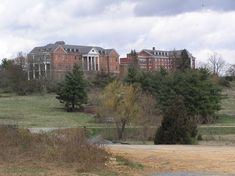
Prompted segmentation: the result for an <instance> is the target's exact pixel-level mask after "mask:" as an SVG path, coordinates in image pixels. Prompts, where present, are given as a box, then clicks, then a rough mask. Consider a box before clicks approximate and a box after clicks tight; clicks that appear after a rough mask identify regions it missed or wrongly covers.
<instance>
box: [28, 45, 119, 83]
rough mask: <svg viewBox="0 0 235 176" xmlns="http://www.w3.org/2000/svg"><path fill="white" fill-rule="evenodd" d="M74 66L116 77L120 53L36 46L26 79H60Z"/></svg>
mask: <svg viewBox="0 0 235 176" xmlns="http://www.w3.org/2000/svg"><path fill="white" fill-rule="evenodd" d="M74 64H79V65H80V66H81V67H82V69H83V70H84V72H85V73H87V74H88V73H96V72H106V73H115V74H119V54H118V53H117V52H116V50H114V49H103V48H100V47H91V46H76V45H65V43H64V42H56V43H55V44H48V45H46V46H44V47H36V48H34V49H33V50H32V51H31V52H30V53H29V54H28V66H27V67H28V79H39V78H40V77H46V78H48V79H52V80H62V79H63V78H64V76H65V74H66V73H67V72H68V71H71V70H72V69H73V66H74Z"/></svg>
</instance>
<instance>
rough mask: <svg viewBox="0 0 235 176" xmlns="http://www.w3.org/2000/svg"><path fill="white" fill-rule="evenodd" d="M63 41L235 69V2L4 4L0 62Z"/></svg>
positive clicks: (7, 0)
mask: <svg viewBox="0 0 235 176" xmlns="http://www.w3.org/2000/svg"><path fill="white" fill-rule="evenodd" d="M57 40H63V41H65V42H66V43H68V44H78V45H96V46H101V47H104V48H115V49H116V50H117V51H118V52H119V53H120V55H121V56H125V54H126V53H127V52H129V51H130V50H131V49H136V50H137V51H139V50H140V49H144V48H145V49H148V48H152V47H153V46H155V47H156V48H157V49H165V50H171V49H183V48H186V49H188V50H189V51H190V52H191V53H192V54H193V55H194V56H196V57H197V59H198V60H200V61H204V62H205V61H206V60H207V58H208V55H209V54H210V53H212V52H217V53H220V54H221V55H222V56H223V58H224V59H225V60H226V61H227V62H230V63H235V0H20V1H19V0H0V58H4V57H7V58H11V57H13V56H14V55H16V53H17V52H19V51H23V52H24V53H27V52H29V51H30V50H31V49H32V48H33V47H35V46H41V45H46V44H47V43H54V42H55V41H57Z"/></svg>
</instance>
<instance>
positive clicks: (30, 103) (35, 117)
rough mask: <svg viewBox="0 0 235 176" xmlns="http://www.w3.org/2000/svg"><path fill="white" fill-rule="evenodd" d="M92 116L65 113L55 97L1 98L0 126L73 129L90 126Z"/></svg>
mask: <svg viewBox="0 0 235 176" xmlns="http://www.w3.org/2000/svg"><path fill="white" fill-rule="evenodd" d="M92 119H93V118H92V116H90V115H87V114H83V113H67V112H65V111H64V109H63V105H62V104H60V103H59V101H58V100H57V99H56V98H55V95H44V96H41V95H34V96H9V95H8V96H1V97H0V124H18V125H19V126H20V127H74V126H84V125H90V126H92V125H94V124H90V123H89V121H92Z"/></svg>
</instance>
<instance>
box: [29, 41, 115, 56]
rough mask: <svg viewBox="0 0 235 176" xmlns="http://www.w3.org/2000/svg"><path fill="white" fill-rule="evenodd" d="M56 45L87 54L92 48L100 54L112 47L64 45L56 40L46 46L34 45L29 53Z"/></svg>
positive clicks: (54, 47) (108, 51) (109, 51)
mask: <svg viewBox="0 0 235 176" xmlns="http://www.w3.org/2000/svg"><path fill="white" fill-rule="evenodd" d="M58 46H61V47H63V48H64V49H65V50H66V51H69V52H70V51H71V52H77V53H80V54H87V53H89V51H90V50H91V49H92V48H94V49H96V50H97V51H98V52H99V53H100V54H110V53H111V51H112V50H113V49H104V48H101V47H98V46H81V45H66V44H65V42H63V41H58V42H56V43H55V44H47V45H46V46H41V47H35V48H34V49H33V50H32V51H31V52H30V53H29V54H33V53H40V52H53V51H54V50H55V49H56V48H57V47H58Z"/></svg>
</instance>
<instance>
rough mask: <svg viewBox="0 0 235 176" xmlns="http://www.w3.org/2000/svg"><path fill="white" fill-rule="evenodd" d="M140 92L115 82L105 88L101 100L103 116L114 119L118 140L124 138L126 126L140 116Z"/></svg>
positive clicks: (132, 87) (130, 86)
mask: <svg viewBox="0 0 235 176" xmlns="http://www.w3.org/2000/svg"><path fill="white" fill-rule="evenodd" d="M139 96H140V92H139V90H138V89H137V88H136V87H134V86H132V85H125V84H123V83H121V82H120V81H114V82H112V83H110V84H109V85H108V86H106V87H105V89H104V91H103V95H102V98H101V107H100V109H101V114H102V115H103V116H105V117H108V118H112V119H113V121H114V123H115V125H116V129H117V134H118V139H119V140H120V139H122V138H123V134H124V130H125V127H126V125H128V124H129V123H130V122H133V121H134V119H136V118H138V116H139V115H140V113H141V111H140V106H139V104H138V101H137V100H138V98H139Z"/></svg>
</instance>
